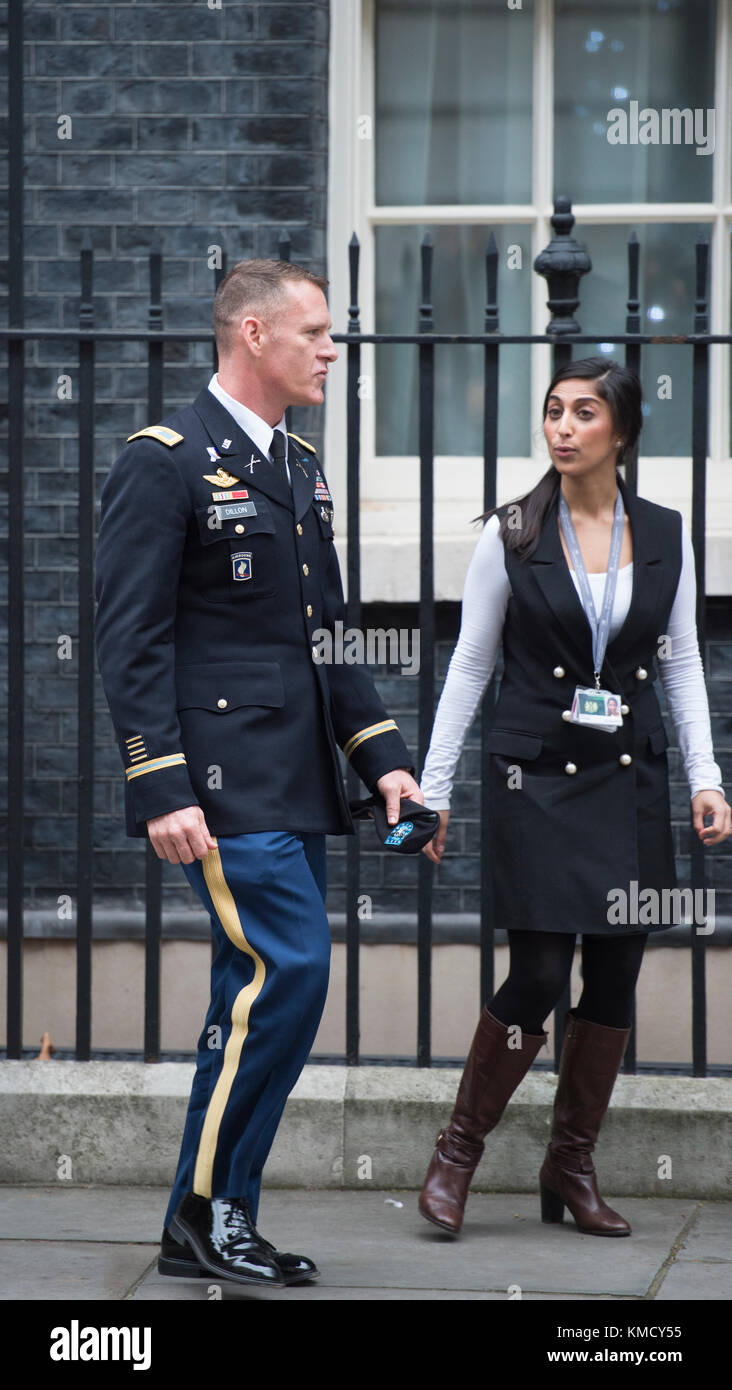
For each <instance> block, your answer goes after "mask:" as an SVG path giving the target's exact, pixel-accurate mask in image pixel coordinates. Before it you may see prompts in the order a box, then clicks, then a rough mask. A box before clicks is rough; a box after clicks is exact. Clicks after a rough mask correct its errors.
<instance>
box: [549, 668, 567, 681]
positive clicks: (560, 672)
mask: <svg viewBox="0 0 732 1390" xmlns="http://www.w3.org/2000/svg"><path fill="white" fill-rule="evenodd" d="M552 674H553V675H555V676H556V678H557V680H558V681H560V680H561V679H562V676H564V675H566V671H565V669H564V667H563V666H555V667H554V671H553V673H552Z"/></svg>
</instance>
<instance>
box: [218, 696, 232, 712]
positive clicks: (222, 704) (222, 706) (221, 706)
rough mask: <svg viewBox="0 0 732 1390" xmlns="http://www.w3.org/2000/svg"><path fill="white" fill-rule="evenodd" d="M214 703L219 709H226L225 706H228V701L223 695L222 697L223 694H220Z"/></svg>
mask: <svg viewBox="0 0 732 1390" xmlns="http://www.w3.org/2000/svg"><path fill="white" fill-rule="evenodd" d="M216 703H217V705H218V707H219V709H227V708H228V705H229V701H228V700H225V699H224V697H223V695H222V696H221V699H220V700H217V701H216Z"/></svg>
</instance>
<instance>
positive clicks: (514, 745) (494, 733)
mask: <svg viewBox="0 0 732 1390" xmlns="http://www.w3.org/2000/svg"><path fill="white" fill-rule="evenodd" d="M543 741H544V740H543V739H541V738H540V737H539V735H538V734H520V733H514V732H513V730H512V729H491V730H490V732H489V734H488V749H489V751H490V752H491V753H502V754H503V755H504V757H507V758H526V759H528V760H531V759H532V758H538V756H539V754H540V752H541V749H542V744H543Z"/></svg>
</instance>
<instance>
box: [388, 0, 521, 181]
mask: <svg viewBox="0 0 732 1390" xmlns="http://www.w3.org/2000/svg"><path fill="white" fill-rule="evenodd" d="M532 44H533V0H524V4H523V6H522V8H521V9H520V10H514V9H509V8H508V7H507V5H506V3H505V0H376V130H375V138H376V148H375V167H376V202H377V203H381V204H384V203H386V204H404V203H409V204H416V203H417V204H418V203H527V202H530V201H531V105H532Z"/></svg>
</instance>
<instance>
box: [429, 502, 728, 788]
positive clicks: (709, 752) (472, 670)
mask: <svg viewBox="0 0 732 1390" xmlns="http://www.w3.org/2000/svg"><path fill="white" fill-rule="evenodd" d="M498 528H499V519H498V517H497V516H492V517H490V519H489V520H488V521H487V522H486V524H485V526H484V527H483V530H482V532H481V535H480V538H479V540H478V544H477V545H476V547H475V551H474V552H473V557H472V560H471V562H470V566H469V568H468V573H467V577H466V580H465V591H464V593H463V605H462V617H461V623H460V635H459V637H458V641H457V645H456V647H455V650H454V652H453V655H452V659H451V661H450V665H449V668H448V671H447V676H446V679H445V684H444V686H443V690H442V694H441V696H440V702H439V705H438V707H437V713H436V715H435V722H434V726H433V729H432V737H431V740H430V746H429V750H428V753H427V757H426V760H425V765H424V770H423V773H422V782H421V788H422V792H423V794H424V800H425V805H426V806H430V807H432V809H434V810H438V811H441V810H449V808H450V794H451V791H452V783H453V778H454V776H455V768H456V766H457V761H458V758H459V757H460V753H461V750H462V746H463V743H464V741H465V735H466V733H467V731H468V729H469V727H470V725H471V724H472V722H473V719H474V717H475V713H476V710H477V708H478V705H479V704H480V701H481V700H482V698H483V695H484V692H485V689H486V686H487V685H488V682H489V680H490V679H491V676H492V675H493V670H494V667H495V664H496V657H497V655H498V648H499V645H500V642H501V634H502V631H503V623H504V619H505V616H506V606H507V604H508V599H509V596H510V593H511V586H510V583H509V579H508V574H507V573H506V564H505V551H504V548H503V542H502V540H501V539H500V536H499V534H498ZM570 574H571V575H572V579H573V580H574V584H575V588H576V589H577V593H578V595H579V597H580V602H582V596H581V594H580V590H579V584H578V582H577V576H576V574H575V573H574V570H570ZM588 578H589V581H590V587H591V589H592V597H593V600H594V604H595V611H596V612H597V613H599V612H600V608H601V606H602V597H603V592H604V588H605V574H604V573H602V574H589V575H588ZM632 589H633V565H632V563H631V564H629V565H624V566H623V567H622V569H620V570H619V571H618V582H617V587H616V590H615V603H614V606H613V613H612V618H611V622H610V638H609V640H610V641H612V639H613V638H614V637H615V635H616V634H617V633H618V632H619V631H620V628H621V627H622V625H623V623H624V622H625V619H626V617H627V614H628V609H629V607H630V600H631V594H632ZM667 635H668V637H669V638H670V639H671V640H670V644H669V646H670V655H669V656H668V657H666V659H665V660H663V661H659V670H660V675H661V682H662V684H663V688H664V690H665V692H666V699H667V701H668V707H669V709H670V711H671V717H672V719H673V722H674V727H675V729H676V733H677V737H678V741H679V747H680V749H681V755H682V758H683V762H684V770H685V772H686V776H687V779H688V782H689V787H690V795H691V796H692V797H693V796H695V795H696V793H697V792H699V791H703V790H704V789H711V790H714V791H720V792H721V791H722V790H723V788H722V774H721V771H720V769H719V766H718V765H717V763H716V762H715V761H714V750H713V747H712V732H711V727H710V723H709V703H708V700H707V692H706V686H705V684H704V670H703V667H702V661H701V656H700V653H699V642H698V638H697V632H696V574H695V569H694V552H693V549H692V545H691V537H690V536H689V534H688V531H687V529H686V526H682V545H681V573H680V575H679V583H678V587H677V590H676V596H675V598H674V602H673V607H672V609H671V615H670V617H669V621H668V633H667Z"/></svg>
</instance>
